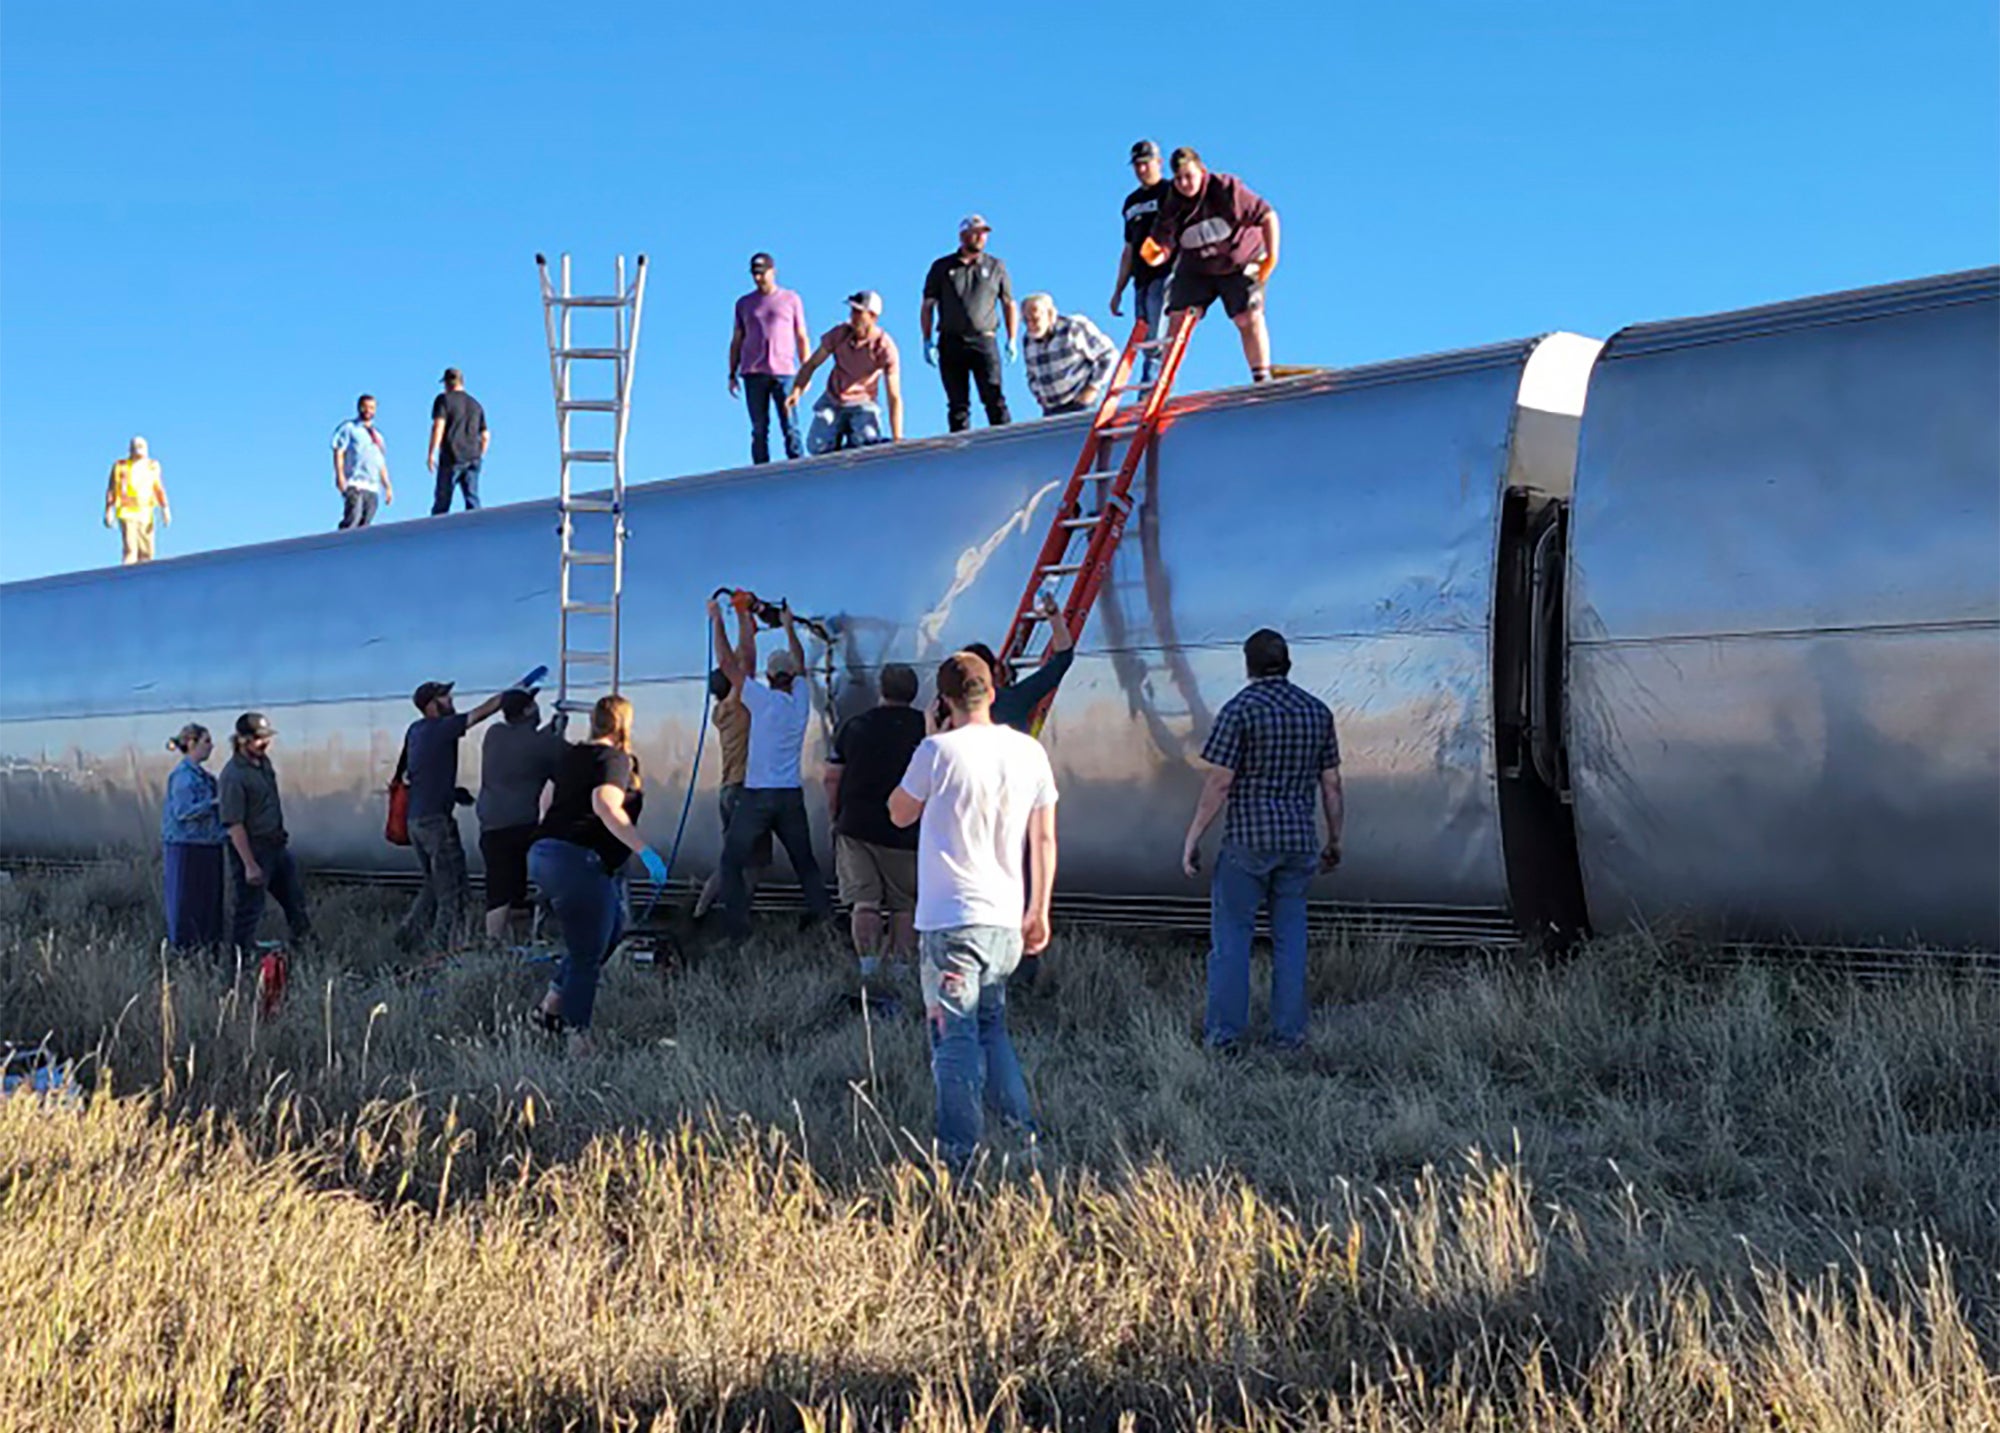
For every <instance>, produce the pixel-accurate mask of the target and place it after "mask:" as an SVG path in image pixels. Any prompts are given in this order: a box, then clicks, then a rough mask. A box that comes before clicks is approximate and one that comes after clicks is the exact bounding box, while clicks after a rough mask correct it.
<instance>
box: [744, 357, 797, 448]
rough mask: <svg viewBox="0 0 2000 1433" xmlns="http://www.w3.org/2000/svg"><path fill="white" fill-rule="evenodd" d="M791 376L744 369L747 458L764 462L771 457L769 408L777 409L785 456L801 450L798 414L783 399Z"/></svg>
mask: <svg viewBox="0 0 2000 1433" xmlns="http://www.w3.org/2000/svg"><path fill="white" fill-rule="evenodd" d="M790 384H791V380H790V379H788V378H787V377H786V376H785V375H783V374H779V373H746V374H744V375H743V401H744V402H745V403H747V404H748V405H749V406H750V461H751V462H753V463H768V462H770V461H771V410H772V409H773V408H776V409H777V410H778V427H779V429H780V430H781V431H782V432H783V433H784V435H785V456H786V457H787V458H796V457H798V456H800V454H801V453H802V452H803V451H804V450H803V449H802V448H800V446H799V420H798V415H797V414H796V413H794V412H793V411H792V407H791V405H790V404H789V403H787V402H785V389H786V388H788V387H789V386H790Z"/></svg>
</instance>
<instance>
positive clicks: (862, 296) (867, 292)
mask: <svg viewBox="0 0 2000 1433" xmlns="http://www.w3.org/2000/svg"><path fill="white" fill-rule="evenodd" d="M847 306H848V307H849V308H859V309H866V310H868V312H870V313H872V314H874V315H875V317H877V318H880V317H882V295H880V294H878V293H876V292H875V290H873V289H863V290H861V292H860V293H858V294H849V295H848V296H847Z"/></svg>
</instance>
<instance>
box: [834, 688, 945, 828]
mask: <svg viewBox="0 0 2000 1433" xmlns="http://www.w3.org/2000/svg"><path fill="white" fill-rule="evenodd" d="M923 741H924V714H923V713H922V712H920V711H918V710H917V709H916V708H915V707H871V708H869V709H868V710H867V711H865V712H862V713H861V714H860V715H859V716H852V717H849V718H848V719H847V720H846V721H845V722H844V723H842V725H841V728H840V730H839V731H838V732H836V733H835V734H834V738H833V757H832V759H833V761H834V762H835V763H837V764H838V765H839V767H840V816H839V818H838V819H837V820H836V821H835V822H834V823H833V829H834V830H836V831H838V832H839V833H840V834H841V835H843V836H852V837H853V838H854V839H855V840H857V841H866V842H867V843H868V844H869V845H871V846H892V847H898V848H900V849H902V850H905V851H914V850H916V849H917V828H916V827H914V826H898V825H896V823H895V822H893V821H891V820H890V819H889V793H890V792H892V791H894V790H895V789H896V787H897V784H898V783H900V782H901V781H902V779H903V773H905V772H906V771H908V770H909V769H910V758H911V757H913V756H915V755H916V754H917V748H918V747H919V746H921V745H923Z"/></svg>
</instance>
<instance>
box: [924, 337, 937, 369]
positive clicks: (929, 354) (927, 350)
mask: <svg viewBox="0 0 2000 1433" xmlns="http://www.w3.org/2000/svg"><path fill="white" fill-rule="evenodd" d="M924 362H926V363H928V364H929V365H930V366H931V367H933V368H936V367H937V340H936V339H934V338H927V339H925V340H924Z"/></svg>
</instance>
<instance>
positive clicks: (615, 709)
mask: <svg viewBox="0 0 2000 1433" xmlns="http://www.w3.org/2000/svg"><path fill="white" fill-rule="evenodd" d="M590 739H591V740H592V741H599V740H604V741H608V742H609V744H610V745H611V746H613V747H615V748H617V749H618V750H619V751H622V752H624V753H625V754H626V755H627V756H629V757H631V758H632V789H633V790H634V791H637V790H638V789H639V786H640V779H639V755H638V753H637V752H635V751H633V750H632V703H631V702H629V701H627V700H626V699H625V698H624V697H621V696H618V695H616V694H615V693H614V694H613V695H611V696H608V697H599V698H598V699H597V705H595V706H593V707H592V708H591V709H590Z"/></svg>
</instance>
